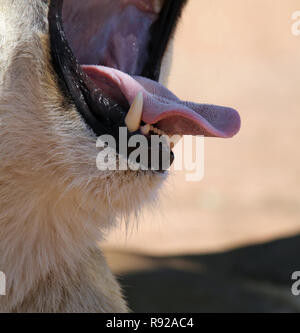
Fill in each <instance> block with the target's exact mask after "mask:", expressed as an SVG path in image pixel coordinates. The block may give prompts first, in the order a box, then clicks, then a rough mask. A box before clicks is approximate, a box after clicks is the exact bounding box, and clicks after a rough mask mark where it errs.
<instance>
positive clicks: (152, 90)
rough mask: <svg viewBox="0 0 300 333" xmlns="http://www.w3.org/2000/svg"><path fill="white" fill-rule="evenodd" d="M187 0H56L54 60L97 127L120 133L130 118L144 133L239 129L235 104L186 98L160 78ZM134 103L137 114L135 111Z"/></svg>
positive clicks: (217, 133)
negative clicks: (221, 105)
mask: <svg viewBox="0 0 300 333" xmlns="http://www.w3.org/2000/svg"><path fill="white" fill-rule="evenodd" d="M185 3H186V1H184V0H85V1H83V0H65V1H63V0H52V1H51V4H50V10H49V24H50V35H51V48H52V56H53V61H54V66H55V68H56V71H57V73H58V76H59V77H60V80H61V84H62V87H63V89H64V90H65V91H66V92H67V93H68V96H70V97H71V98H72V100H73V101H74V102H75V104H76V106H77V108H78V110H79V111H80V113H81V114H82V116H83V118H84V119H85V121H86V122H87V124H88V125H89V126H90V127H91V128H92V129H93V131H94V132H95V134H96V135H102V134H112V135H114V136H115V137H117V136H118V134H117V130H118V128H119V127H120V126H125V124H126V125H127V127H128V129H129V132H130V133H131V134H134V133H142V134H144V135H149V132H150V131H151V129H152V130H153V128H157V129H159V130H161V131H162V132H163V133H166V134H168V135H174V134H178V135H205V136H214V137H224V138H227V137H232V136H233V135H235V134H236V133H237V132H238V131H239V128H240V117H239V115H238V113H237V112H236V111H235V110H233V109H231V108H226V107H220V106H214V105H207V104H196V103H192V102H186V101H181V100H180V99H178V98H177V97H176V96H175V95H174V94H172V93H171V92H170V91H169V90H168V89H166V88H165V87H164V86H162V85H161V84H159V83H158V79H159V74H160V67H161V63H162V59H163V56H164V54H165V51H166V48H167V46H168V43H169V40H170V39H171V36H172V33H173V32H174V29H175V26H176V22H177V19H178V17H179V16H180V14H181V11H182V8H183V5H184V4H185ZM187 84H189V83H187ZM190 84H195V83H190ZM137 96H138V97H137ZM141 100H143V103H141ZM132 104H134V105H135V106H134V107H132V108H131V113H133V114H132V115H130V116H128V115H127V113H128V110H129V109H130V106H131V105H132ZM136 105H138V106H136ZM141 105H142V106H141ZM126 116H127V118H126ZM150 125H152V126H150Z"/></svg>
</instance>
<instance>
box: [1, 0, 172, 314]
mask: <svg viewBox="0 0 300 333" xmlns="http://www.w3.org/2000/svg"><path fill="white" fill-rule="evenodd" d="M47 11H48V5H47V1H42V0H1V1H0V271H3V272H4V273H5V274H6V278H7V295H6V296H0V312H126V311H127V310H128V309H127V305H126V302H125V301H124V299H123V297H122V293H121V290H120V287H119V285H118V283H117V282H116V279H115V278H114V276H113V275H112V273H111V272H110V270H109V268H108V266H107V264H106V262H105V259H104V257H103V255H102V253H101V250H100V248H99V245H98V243H99V241H100V242H101V240H103V238H104V237H105V234H106V232H107V231H108V230H109V228H111V227H112V226H113V225H115V224H116V222H117V221H118V220H120V219H121V218H122V217H125V218H128V217H129V216H130V214H132V213H137V212H138V210H139V209H140V207H141V206H142V205H143V204H144V203H146V202H149V201H151V200H153V199H154V198H155V195H156V192H157V190H158V189H159V188H160V186H161V184H162V183H163V180H164V178H165V176H162V175H155V174H153V173H147V172H131V171H130V172H129V171H128V172H124V171H122V172H117V171H115V172H105V173H104V172H100V171H98V169H97V168H96V156H97V153H99V151H98V149H97V148H96V137H95V136H94V134H93V133H92V132H91V131H90V130H89V129H88V128H87V126H86V125H85V123H84V122H83V121H82V119H81V117H80V116H79V114H78V112H77V111H76V109H75V108H74V107H70V106H67V105H68V104H67V103H66V101H65V99H64V96H63V95H62V93H61V91H60V89H59V87H58V84H57V82H56V76H55V73H54V72H53V69H52V67H51V62H50V55H49V54H50V52H49V35H48V20H47ZM166 64H167V62H166Z"/></svg>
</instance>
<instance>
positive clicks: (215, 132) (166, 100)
mask: <svg viewBox="0 0 300 333" xmlns="http://www.w3.org/2000/svg"><path fill="white" fill-rule="evenodd" d="M82 68H83V70H84V71H85V72H86V73H87V74H88V75H89V77H90V78H91V79H93V81H94V82H95V83H96V85H97V86H98V87H99V88H100V89H103V90H104V91H106V93H108V94H110V95H111V96H112V97H114V98H116V99H119V100H122V99H123V100H124V96H125V98H126V99H127V101H128V103H129V105H131V104H132V102H133V100H134V98H135V97H136V95H137V94H138V93H139V92H140V91H142V92H143V95H144V109H143V118H142V120H143V121H144V122H145V123H148V124H156V125H155V127H158V128H159V129H161V130H163V131H164V132H166V133H167V134H170V135H175V134H177V135H205V136H212V137H221V138H229V137H232V136H234V135H235V134H236V133H237V132H238V131H239V129H240V124H241V121H240V116H239V114H238V113H237V111H235V110H234V109H231V108H227V107H222V106H215V105H208V104H196V103H192V102H185V101H181V100H180V99H178V98H177V97H176V96H175V95H174V94H172V93H171V92H170V91H169V90H168V89H166V88H165V87H164V86H162V85H161V84H159V83H157V82H155V81H152V80H149V79H146V78H143V77H139V76H135V77H132V76H130V75H128V74H126V73H123V72H121V71H118V70H116V69H113V68H110V67H104V66H82ZM116 86H117V87H118V88H119V90H120V91H118V89H116ZM122 95H123V96H122Z"/></svg>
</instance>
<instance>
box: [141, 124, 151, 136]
mask: <svg viewBox="0 0 300 333" xmlns="http://www.w3.org/2000/svg"><path fill="white" fill-rule="evenodd" d="M150 129H151V125H149V124H146V125H145V126H142V127H141V133H142V134H143V135H148V134H149V132H150Z"/></svg>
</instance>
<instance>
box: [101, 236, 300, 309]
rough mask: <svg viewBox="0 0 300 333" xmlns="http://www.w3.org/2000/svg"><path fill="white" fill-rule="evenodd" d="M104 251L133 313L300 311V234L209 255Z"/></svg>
mask: <svg viewBox="0 0 300 333" xmlns="http://www.w3.org/2000/svg"><path fill="white" fill-rule="evenodd" d="M105 253H106V256H107V258H108V261H109V264H110V265H111V267H112V269H113V271H114V272H115V273H117V275H118V276H119V280H120V282H121V284H122V286H123V289H124V291H125V294H126V297H127V299H128V302H129V306H130V308H131V309H132V310H133V311H134V312H300V296H299V297H295V296H293V295H292V293H291V286H292V283H293V282H292V280H291V275H292V273H293V272H294V271H300V236H297V237H293V238H288V239H281V240H277V241H273V242H270V243H266V244H261V245H255V246H249V247H245V248H240V249H235V250H233V251H229V252H225V253H218V254H209V255H189V256H170V257H169V256H168V257H152V256H145V255H139V254H136V253H125V252H121V251H120V252H119V251H116V250H109V249H108V250H106V251H105Z"/></svg>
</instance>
